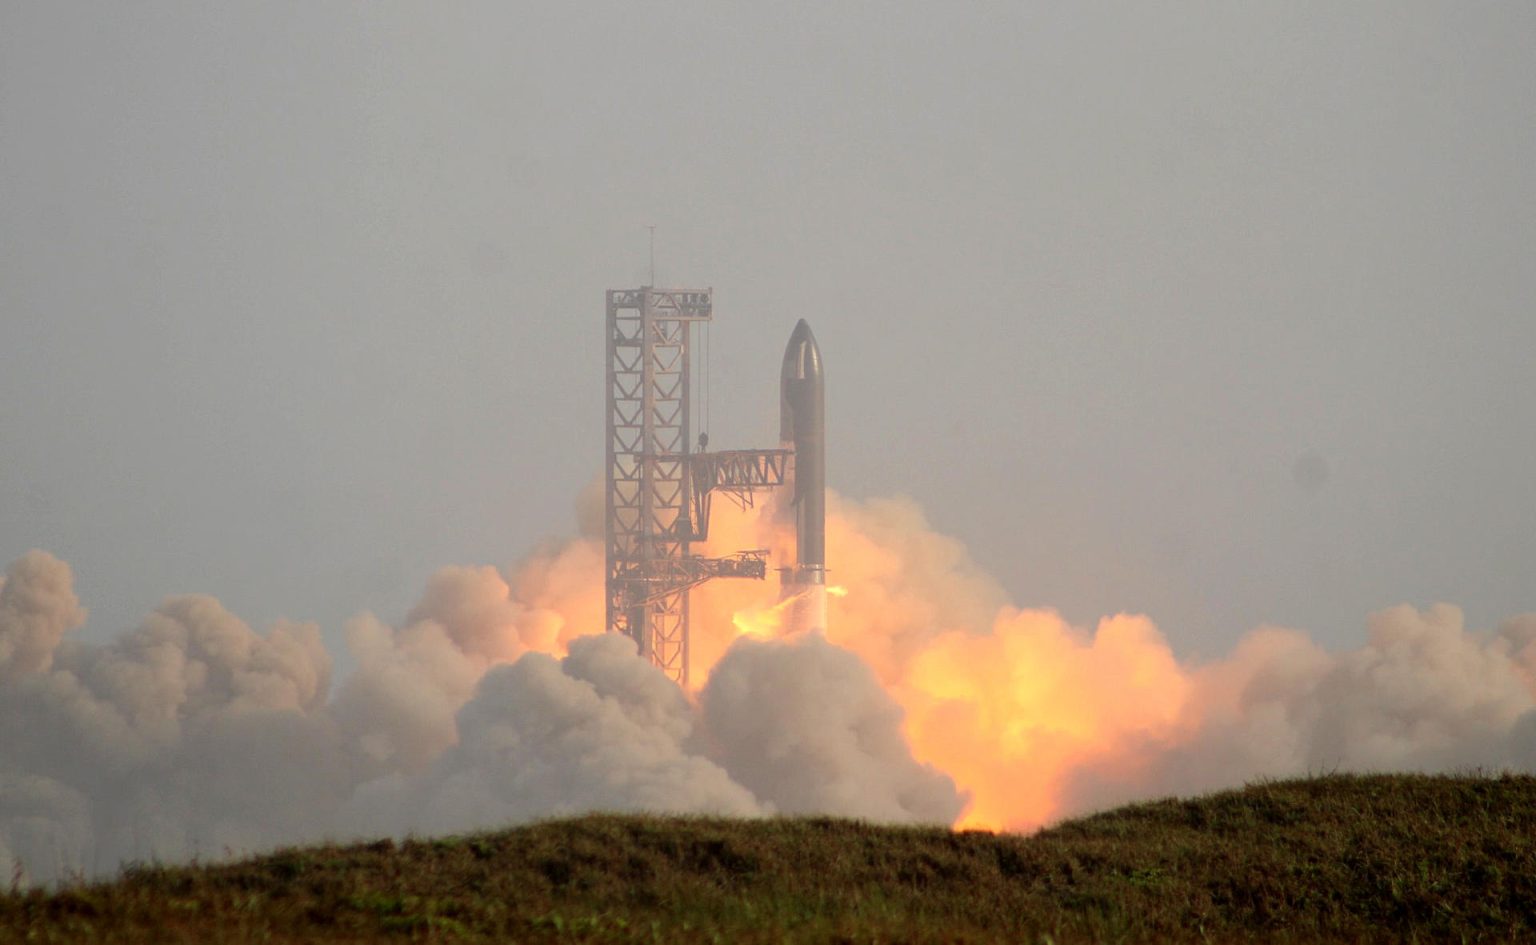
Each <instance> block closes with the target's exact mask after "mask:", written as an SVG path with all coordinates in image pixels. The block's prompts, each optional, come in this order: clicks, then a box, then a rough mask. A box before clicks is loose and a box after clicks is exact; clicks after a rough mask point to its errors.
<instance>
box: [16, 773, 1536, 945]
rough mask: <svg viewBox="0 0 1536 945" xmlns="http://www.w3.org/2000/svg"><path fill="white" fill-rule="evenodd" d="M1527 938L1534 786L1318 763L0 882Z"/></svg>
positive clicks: (617, 935)
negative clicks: (1012, 807) (967, 824)
mask: <svg viewBox="0 0 1536 945" xmlns="http://www.w3.org/2000/svg"><path fill="white" fill-rule="evenodd" d="M1532 940H1536V778H1532V777H1526V776H1508V777H1499V778H1483V777H1422V776H1406V775H1393V776H1372V777H1347V776H1333V777H1325V778H1318V779H1313V780H1305V781H1293V782H1284V783H1269V784H1261V785H1257V786H1252V787H1248V788H1246V789H1244V790H1240V791H1231V792H1226V793H1222V794H1215V795H1211V796H1209V797H1204V798H1199V799H1196V800H1166V801H1157V802H1154V803H1148V804H1138V805H1135V806H1132V807H1127V808H1123V809H1121V810H1117V811H1113V812H1110V813H1105V814H1099V815H1097V816H1093V817H1088V818H1086V819H1083V820H1077V821H1072V822H1070V823H1066V824H1063V825H1061V826H1059V827H1056V828H1054V829H1052V830H1048V831H1045V832H1043V833H1040V834H1037V835H1035V836H1030V837H1018V836H998V835H993V834H989V833H951V832H949V831H945V830H934V829H910V828H892V827H877V826H871V825H869V824H864V823H857V822H850V821H840V820H827V819H785V820H769V821H728V820H714V819H696V818H682V819H674V818H654V817H617V816H593V817H583V818H580V819H577V820H568V821H559V822H550V823H543V824H536V825H533V826H528V827H519V828H516V829H513V830H507V831H502V832H498V833H484V834H477V835H473V836H464V837H451V838H447V839H439V840H420V841H411V842H407V843H404V844H398V845H397V844H394V843H391V842H389V841H383V842H379V843H373V844H366V845H360V846H346V847H339V846H326V847H312V848H305V849H293V850H284V851H280V852H278V853H274V854H271V855H268V856H263V857H259V858H255V859H251V860H247V861H245V862H241V863H235V864H230V865H220V866H204V867H187V868H160V867H156V868H138V869H134V870H132V871H130V872H129V873H128V875H126V876H125V877H124V878H122V879H121V880H119V881H117V882H114V883H110V884H102V885H95V886H85V887H80V888H75V889H69V890H64V891H60V892H55V893H51V894H45V893H42V892H28V893H12V894H10V895H7V896H3V897H0V942H12V941H15V942H21V941H27V942H86V941H91V942H96V941H101V942H199V943H201V942H256V941H260V942H277V943H283V942H297V941H323V942H363V941H367V942H373V941H442V942H454V941H471V942H474V941H534V942H539V941H589V942H631V941H640V942H733V943H734V942H759V941H761V942H768V941H772V942H778V941H800V942H818V941H833V942H909V941H910V942H991V941H1007V942H1047V941H1049V942H1055V943H1068V942H1140V941H1170V942H1200V941H1213V942H1242V941H1274V942H1320V941H1327V942H1355V941H1421V942H1460V941H1490V942H1491V941H1532Z"/></svg>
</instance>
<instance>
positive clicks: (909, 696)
mask: <svg viewBox="0 0 1536 945" xmlns="http://www.w3.org/2000/svg"><path fill="white" fill-rule="evenodd" d="M807 350H809V351H814V345H813V344H812V345H811V346H810V347H809V348H808V349H807ZM800 429H801V428H799V427H797V428H796V429H795V430H793V431H791V433H792V434H798V433H799V432H800ZM797 447H798V444H797ZM827 498H828V501H827V505H826V507H825V508H826V511H825V515H826V518H825V525H826V530H825V552H826V554H828V555H830V560H833V561H835V562H836V563H837V582H838V587H839V588H840V589H841V590H842V591H844V593H842V594H840V595H835V596H831V597H830V598H827V597H825V596H824V597H823V600H825V601H826V606H827V607H828V608H830V613H829V615H828V616H829V617H830V618H831V619H830V620H825V621H820V624H819V625H820V626H821V627H822V628H824V629H816V630H812V631H810V632H805V631H797V630H796V629H795V627H794V626H793V625H792V624H791V623H790V622H788V621H787V620H783V619H782V617H783V615H784V610H783V609H781V607H780V605H781V604H783V601H782V600H781V597H780V593H779V591H778V590H777V589H775V588H773V587H771V586H769V585H766V584H764V583H759V582H747V581H736V582H727V581H718V582H713V583H710V584H707V585H705V586H704V587H702V588H701V589H700V590H699V591H698V593H697V594H696V595H695V598H694V617H695V623H694V626H695V629H696V633H697V636H696V638H695V650H694V654H695V660H696V668H697V669H698V670H700V672H699V673H698V674H696V675H695V677H694V678H695V679H699V678H703V677H705V676H707V681H706V682H704V683H703V684H702V685H701V686H700V687H699V688H698V689H697V690H696V691H692V692H685V691H683V690H682V689H680V688H678V687H677V686H676V685H674V684H673V683H672V682H671V681H669V680H668V679H667V678H666V677H665V676H664V675H663V674H662V673H661V671H660V670H658V669H657V668H656V667H654V666H652V665H651V664H650V663H648V662H647V661H646V660H644V659H641V658H640V657H639V656H638V655H637V654H636V652H635V649H634V645H633V643H632V642H631V641H630V640H629V639H628V638H627V637H624V636H622V635H602V634H600V635H598V636H587V635H586V634H588V633H590V632H593V631H596V630H598V629H599V628H601V627H602V625H603V622H602V621H603V602H604V598H603V595H604V587H603V582H604V573H603V564H602V561H603V548H602V545H601V542H600V541H599V540H598V539H595V538H592V537H582V538H578V539H574V540H571V541H569V542H567V543H565V544H564V545H560V546H556V547H547V548H544V549H542V550H540V551H538V552H537V553H535V554H533V555H532V556H530V557H529V558H528V559H526V560H525V561H523V562H521V563H519V564H518V565H516V566H514V567H512V568H509V569H507V570H505V571H502V570H498V569H495V568H449V569H445V570H443V571H442V572H440V573H439V574H437V575H435V576H433V577H432V578H431V580H429V581H428V583H427V587H426V590H425V592H424V594H423V596H422V599H421V602H420V603H419V604H418V605H417V606H416V607H415V608H414V609H413V610H412V611H411V612H410V613H409V615H408V616H407V617H406V618H405V619H404V620H403V621H401V622H399V623H398V624H397V625H390V624H388V623H385V622H384V621H381V620H379V619H378V618H376V617H374V616H372V615H369V614H363V615H360V616H359V617H357V618H355V619H354V620H353V621H351V623H350V625H349V626H348V628H347V643H348V646H349V647H350V649H351V650H352V653H353V656H354V662H355V664H356V667H357V668H356V669H355V670H354V671H352V672H351V673H350V674H349V675H348V676H347V677H346V678H345V679H343V680H342V681H341V682H340V684H339V685H337V686H335V687H333V686H332V684H331V665H332V659H331V656H330V654H329V653H328V652H327V651H326V648H325V647H324V645H323V644H322V639H321V634H320V630H319V628H318V627H315V626H313V625H310V624H299V623H289V622H283V623H279V624H277V625H275V626H273V627H271V628H269V629H267V630H266V631H265V632H258V631H256V630H254V629H252V628H251V627H249V626H247V625H246V624H245V623H244V622H243V621H241V620H240V619H239V618H238V617H236V616H234V615H233V614H230V613H229V612H228V611H227V610H225V609H224V608H223V607H222V606H220V604H219V602H218V601H216V600H214V599H212V598H210V597H205V596H197V595H189V596H180V597H171V598H167V599H166V600H165V601H164V602H163V603H162V604H161V605H160V607H159V608H157V609H156V610H155V612H154V613H152V614H150V615H149V616H148V617H146V618H145V619H144V620H143V622H142V623H141V624H140V625H139V626H138V627H136V628H135V629H133V630H131V631H129V632H127V633H125V634H123V635H122V636H120V637H118V638H116V639H114V640H112V641H111V642H108V643H105V644H90V643H83V642H79V641H76V640H73V639H71V633H72V631H73V630H75V629H76V628H78V627H79V626H80V625H81V624H82V623H83V622H84V620H85V611H84V609H83V608H82V607H81V606H80V603H79V601H78V600H77V599H76V597H75V594H74V591H73V586H72V575H71V573H70V569H69V566H68V565H66V564H65V563H64V562H62V561H60V560H58V559H57V558H54V557H52V556H50V555H48V554H46V553H43V552H31V553H28V554H27V555H25V556H23V557H22V558H21V559H19V560H17V561H16V562H15V563H13V564H12V565H11V566H10V568H9V570H8V572H7V573H6V576H5V578H4V581H3V582H0V719H3V720H4V721H3V723H0V759H3V760H4V764H3V766H0V871H5V872H10V871H13V870H19V871H20V872H21V874H22V875H23V876H24V877H26V878H27V879H29V880H31V881H38V882H45V881H48V880H52V879H56V878H60V877H63V876H67V875H71V874H74V873H84V874H86V875H103V874H108V873H111V872H112V871H114V870H116V869H117V868H118V867H119V866H120V865H121V864H122V863H123V862H125V861H128V860H143V859H146V858H151V857H153V858H157V859H160V860H165V861H175V860H179V859H185V858H189V857H192V856H202V857H205V858H206V857H208V856H210V855H211V856H218V855H221V854H223V853H225V852H226V851H227V852H233V853H245V852H250V851H255V850H259V849H263V848H268V847H271V846H274V845H278V844H287V843H299V842H304V841H314V840H320V839H324V838H331V839H342V838H346V837H350V836H355V835H378V834H395V835H399V834H404V833H407V832H411V831H415V832H429V831H438V830H466V829H471V828H481V827H484V828H491V827H497V826H502V825H505V824H507V823H509V822H515V821H518V820H523V819H527V818H531V817H542V816H553V815H558V814H563V813H574V812H577V811H582V810H591V809H602V810H620V811H622V810H649V811H674V812H679V811H680V812H688V811H694V812H713V813H722V814H732V815H742V816H756V815H761V814H768V813H777V812H785V813H835V814H842V815H850V816H860V817H867V818H871V819H877V820H885V821H916V822H939V823H954V824H959V825H966V826H981V827H992V828H1009V829H1030V828H1033V827H1035V826H1038V825H1041V824H1045V823H1049V822H1051V821H1053V820H1056V819H1059V818H1061V817H1063V816H1066V815H1069V814H1074V813H1079V812H1083V811H1087V810H1091V809H1094V808H1097V807H1102V806H1105V805H1109V804H1113V803H1119V802H1122V801H1125V800H1129V799H1133V798H1138V797H1145V796H1149V795H1166V794H1168V793H1170V792H1189V791H1202V790H1207V789H1214V788H1218V787H1224V786H1231V785H1236V784H1239V783H1241V782H1242V781H1244V780H1245V779H1249V778H1253V777H1257V776H1281V775H1300V774H1304V773H1306V772H1307V771H1316V770H1322V769H1328V770H1334V769H1410V770H1445V769H1452V768H1465V767H1467V766H1469V765H1479V766H1483V767H1486V768H1501V767H1506V768H1518V769H1526V770H1529V769H1531V768H1533V767H1536V614H1527V615H1523V616H1517V617H1514V618H1512V619H1510V620H1509V621H1507V622H1505V623H1504V624H1503V625H1502V626H1500V627H1498V628H1497V629H1496V630H1494V631H1492V632H1476V631H1471V630H1468V629H1467V628H1466V627H1465V626H1464V625H1463V621H1462V616H1461V613H1460V612H1459V611H1458V610H1457V609H1456V608H1454V607H1451V606H1448V605H1437V606H1435V607H1432V608H1430V609H1428V610H1424V611H1420V610H1416V609H1413V608H1410V607H1395V608H1390V609H1387V610H1384V611H1381V612H1380V613H1378V614H1376V615H1374V616H1372V617H1371V618H1370V620H1369V622H1368V625H1367V634H1366V637H1365V639H1364V641H1363V642H1362V643H1360V644H1359V645H1358V646H1356V647H1354V648H1352V649H1349V650H1346V651H1344V652H1339V653H1334V652H1328V651H1326V650H1324V649H1322V648H1321V647H1319V646H1318V645H1317V644H1315V643H1314V642H1312V641H1311V640H1309V639H1308V638H1307V637H1306V636H1305V635H1304V634H1302V633H1301V632H1299V631H1296V630H1286V629H1277V628H1261V629H1259V630H1256V631H1254V632H1252V633H1250V634H1249V635H1248V636H1247V637H1245V638H1244V639H1243V640H1242V641H1241V642H1240V643H1239V644H1238V645H1237V647H1236V648H1235V649H1234V650H1233V651H1232V652H1231V653H1230V654H1228V655H1227V656H1226V657H1224V658H1222V659H1219V660H1216V661H1213V662H1207V663H1201V664H1191V663H1188V662H1184V661H1181V660H1180V659H1179V658H1178V657H1177V656H1176V655H1175V653H1174V652H1173V649H1172V648H1171V647H1170V646H1169V644H1168V641H1167V639H1166V638H1165V637H1164V635H1163V633H1162V632H1161V631H1160V630H1159V629H1158V628H1157V627H1156V626H1154V625H1153V623H1152V622H1151V621H1150V620H1148V619H1147V618H1145V617H1140V616H1134V615H1117V616H1114V617H1110V618H1107V619H1105V620H1103V621H1101V622H1100V623H1099V625H1098V626H1097V627H1096V628H1082V627H1074V626H1072V625H1070V624H1068V623H1067V622H1066V621H1064V620H1062V618H1061V617H1060V616H1058V615H1057V614H1055V613H1053V612H1051V611H1049V610H1040V609H1036V610H1027V609H1018V608H1016V607H1014V606H1013V605H1011V604H1010V603H1009V602H1008V600H1007V596H1006V594H1004V593H1003V591H1002V590H1001V588H1000V587H999V586H998V584H997V582H996V581H994V580H993V579H991V578H990V577H989V576H988V575H987V574H986V573H984V572H983V571H982V570H981V569H980V568H978V567H977V566H976V564H975V562H973V561H972V560H971V559H970V557H969V555H968V554H967V553H966V551H965V549H964V547H963V546H962V545H960V543H959V542H957V541H955V540H954V539H952V538H948V537H946V536H943V535H940V534H937V533H935V532H934V531H933V530H932V529H931V528H929V527H928V525H927V522H926V521H925V520H924V518H923V515H922V512H921V510H920V509H918V507H917V506H916V505H915V504H913V503H912V502H910V501H908V500H901V499H883V500H873V501H869V502H849V501H842V500H839V499H838V498H837V497H836V496H835V495H832V496H828V497H827ZM802 508H803V506H802ZM799 511H800V510H798V509H797V514H799ZM793 531H794V527H793V525H792V524H791V523H789V522H788V521H787V520H786V516H785V515H784V514H783V513H782V511H779V510H774V509H768V510H766V511H765V510H764V509H762V508H758V509H752V510H746V511H741V512H733V511H730V510H723V514H722V515H721V516H720V521H718V522H717V524H716V528H715V529H714V532H713V533H712V535H711V542H715V541H719V542H720V543H721V544H722V545H728V546H730V547H773V546H775V544H777V543H780V542H782V541H784V540H787V539H791V538H792V537H793ZM812 554H813V553H810V552H808V553H807V554H806V556H804V557H801V558H799V559H797V564H798V563H803V564H804V565H805V566H806V568H807V569H811V568H812V566H814V565H817V564H820V563H821V562H820V561H818V560H816V559H815V558H813V557H812ZM810 574H814V579H813V580H809V581H807V582H805V583H804V584H802V585H801V586H802V588H803V587H806V586H809V587H813V588H816V589H818V590H824V589H825V587H826V585H825V583H824V580H823V575H822V574H821V573H820V572H819V570H818V571H809V573H808V574H807V576H810ZM793 600H794V599H793V598H790V603H791V605H792V603H793ZM776 618H777V619H778V622H776Z"/></svg>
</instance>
